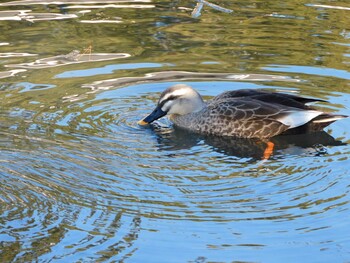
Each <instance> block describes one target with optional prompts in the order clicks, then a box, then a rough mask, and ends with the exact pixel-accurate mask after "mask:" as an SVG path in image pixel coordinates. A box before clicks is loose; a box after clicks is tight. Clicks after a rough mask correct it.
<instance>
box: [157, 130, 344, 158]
mask: <svg viewBox="0 0 350 263" xmlns="http://www.w3.org/2000/svg"><path fill="white" fill-rule="evenodd" d="M151 127H152V130H153V131H154V133H155V134H156V135H157V142H158V147H159V150H161V151H174V150H180V149H188V150H189V149H191V148H193V147H194V146H196V145H198V144H203V143H204V144H207V145H209V146H211V149H212V150H214V151H216V152H218V153H222V154H224V155H227V156H235V157H237V158H247V159H251V161H253V162H254V161H256V160H262V159H264V151H265V149H266V141H261V140H259V139H245V138H235V137H224V136H212V135H211V136H209V135H199V134H194V133H193V132H192V133H191V132H189V131H186V130H183V129H180V128H176V127H175V128H170V127H164V126H161V125H157V124H153V125H151ZM270 141H271V142H273V143H274V144H275V148H274V153H273V155H272V156H271V157H270V158H273V159H276V158H286V156H289V157H290V155H303V154H307V155H310V156H312V155H313V156H318V155H320V154H326V153H327V147H329V146H340V145H346V143H343V142H342V141H341V140H337V139H335V138H333V137H332V136H331V135H329V134H328V133H327V132H325V131H321V132H317V133H309V134H297V135H281V136H276V137H273V138H271V139H270Z"/></svg>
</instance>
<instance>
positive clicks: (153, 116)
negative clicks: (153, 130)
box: [138, 107, 166, 126]
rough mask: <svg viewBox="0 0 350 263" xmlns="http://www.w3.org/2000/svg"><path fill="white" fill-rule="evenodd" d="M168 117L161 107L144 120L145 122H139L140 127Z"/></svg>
mask: <svg viewBox="0 0 350 263" xmlns="http://www.w3.org/2000/svg"><path fill="white" fill-rule="evenodd" d="M165 115H166V112H165V111H162V109H161V108H160V107H157V108H155V109H154V111H152V113H151V114H150V115H148V116H147V117H146V118H144V119H143V120H140V121H138V124H139V125H142V126H143V125H147V124H149V123H151V122H153V121H155V120H158V119H159V118H161V117H163V116H165Z"/></svg>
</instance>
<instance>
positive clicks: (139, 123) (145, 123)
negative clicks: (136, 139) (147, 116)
mask: <svg viewBox="0 0 350 263" xmlns="http://www.w3.org/2000/svg"><path fill="white" fill-rule="evenodd" d="M137 124H138V125H141V126H145V125H147V124H148V122H145V121H144V120H140V121H138V122H137Z"/></svg>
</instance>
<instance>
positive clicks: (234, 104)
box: [202, 94, 322, 138]
mask: <svg viewBox="0 0 350 263" xmlns="http://www.w3.org/2000/svg"><path fill="white" fill-rule="evenodd" d="M264 95H265V94H264ZM205 111H206V112H205V113H204V112H203V113H202V114H204V115H206V116H205V119H206V122H208V123H209V124H210V125H207V126H206V127H205V129H204V132H205V130H207V131H208V133H212V134H215V133H216V134H218V133H220V134H221V135H227V136H238V137H244V138H269V137H273V136H276V135H278V134H281V133H283V132H285V131H287V130H288V129H292V128H296V127H299V126H302V125H304V124H306V123H308V122H309V121H311V120H312V119H314V118H316V117H317V116H319V115H321V114H322V112H319V111H315V110H309V109H307V110H306V109H304V108H297V107H291V106H287V105H284V104H281V103H271V102H265V101H263V100H257V99H255V98H254V97H237V98H229V99H227V98H226V99H222V100H215V101H212V102H211V103H210V104H209V105H208V107H207V109H205Z"/></svg>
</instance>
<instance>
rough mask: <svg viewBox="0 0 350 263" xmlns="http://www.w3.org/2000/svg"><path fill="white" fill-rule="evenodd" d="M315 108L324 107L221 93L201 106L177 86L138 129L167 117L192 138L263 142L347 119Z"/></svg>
mask: <svg viewBox="0 0 350 263" xmlns="http://www.w3.org/2000/svg"><path fill="white" fill-rule="evenodd" d="M315 102H326V101H324V100H321V99H314V98H306V97H301V96H298V95H294V94H287V93H281V92H271V91H267V90H264V89H239V90H231V91H226V92H223V93H221V94H219V95H218V96H216V97H214V98H212V99H210V100H208V101H207V102H205V101H204V100H203V98H202V96H201V95H200V94H199V93H198V92H197V91H196V90H195V89H193V88H192V87H190V86H188V85H185V84H177V85H174V86H171V87H169V88H167V89H166V90H164V91H163V92H162V93H161V95H160V98H159V100H158V103H157V106H156V107H155V109H154V110H153V111H152V112H151V113H150V114H149V115H148V116H146V117H145V118H143V119H142V120H140V121H139V122H138V124H139V125H141V126H145V125H148V124H150V123H152V122H154V121H155V120H157V119H159V118H161V117H163V116H168V117H169V119H170V121H171V122H172V123H173V124H174V125H175V126H177V127H179V128H182V129H185V130H188V131H191V132H195V133H200V134H206V135H217V136H235V137H238V138H257V139H261V140H266V139H269V138H271V137H274V136H277V135H285V134H301V133H310V132H317V131H321V130H323V129H324V128H325V127H327V126H328V125H330V124H331V123H333V122H335V121H337V120H340V119H344V118H347V117H348V116H346V115H340V114H331V113H325V112H323V111H320V110H317V109H315V108H313V107H311V106H310V105H309V104H310V103H315Z"/></svg>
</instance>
